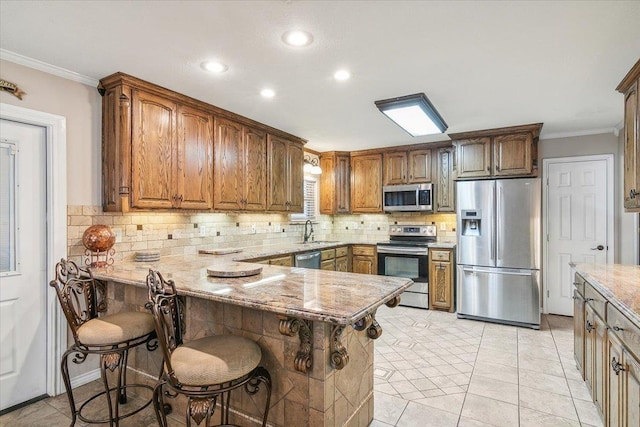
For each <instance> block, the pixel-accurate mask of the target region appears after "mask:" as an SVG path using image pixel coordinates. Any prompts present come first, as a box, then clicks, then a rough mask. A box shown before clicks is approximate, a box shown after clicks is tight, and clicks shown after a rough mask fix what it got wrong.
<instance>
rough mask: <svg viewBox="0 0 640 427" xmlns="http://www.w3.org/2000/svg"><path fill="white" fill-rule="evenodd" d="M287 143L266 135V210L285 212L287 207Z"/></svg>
mask: <svg viewBox="0 0 640 427" xmlns="http://www.w3.org/2000/svg"><path fill="white" fill-rule="evenodd" d="M288 145H289V144H288V141H285V140H284V139H280V138H278V137H275V136H272V135H267V177H268V178H267V179H268V184H267V210H270V211H286V210H287V208H288V206H289V198H288V194H287V181H288V178H287V169H288V164H289V160H288V159H287V148H288Z"/></svg>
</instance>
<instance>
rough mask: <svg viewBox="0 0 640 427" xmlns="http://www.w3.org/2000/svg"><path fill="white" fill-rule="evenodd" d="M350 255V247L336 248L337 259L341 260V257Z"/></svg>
mask: <svg viewBox="0 0 640 427" xmlns="http://www.w3.org/2000/svg"><path fill="white" fill-rule="evenodd" d="M347 255H349V247H348V246H340V247H339V248H336V258H340V257H341V256H347Z"/></svg>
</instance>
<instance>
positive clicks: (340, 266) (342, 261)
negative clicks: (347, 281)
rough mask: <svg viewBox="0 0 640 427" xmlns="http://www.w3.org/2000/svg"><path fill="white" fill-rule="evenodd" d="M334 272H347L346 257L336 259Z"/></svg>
mask: <svg viewBox="0 0 640 427" xmlns="http://www.w3.org/2000/svg"><path fill="white" fill-rule="evenodd" d="M336 271H342V272H344V273H346V272H348V271H349V258H348V257H346V256H343V257H340V258H336Z"/></svg>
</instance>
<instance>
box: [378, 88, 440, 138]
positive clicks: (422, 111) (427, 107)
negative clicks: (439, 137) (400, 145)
mask: <svg viewBox="0 0 640 427" xmlns="http://www.w3.org/2000/svg"><path fill="white" fill-rule="evenodd" d="M375 104H376V107H378V109H379V110H380V111H381V112H382V113H383V114H384V115H386V116H387V117H389V118H390V119H391V120H393V121H394V122H395V124H397V125H398V126H400V127H401V128H402V129H404V130H405V131H406V132H408V133H409V134H410V135H411V136H422V135H433V134H437V133H444V131H446V130H447V128H448V126H447V124H446V123H445V121H444V119H443V118H442V116H440V114H439V113H438V111H436V109H435V107H434V106H433V105H432V104H431V102H429V99H428V98H427V96H426V95H425V94H424V93H416V94H414V95H407V96H400V97H398V98H391V99H384V100H382V101H375Z"/></svg>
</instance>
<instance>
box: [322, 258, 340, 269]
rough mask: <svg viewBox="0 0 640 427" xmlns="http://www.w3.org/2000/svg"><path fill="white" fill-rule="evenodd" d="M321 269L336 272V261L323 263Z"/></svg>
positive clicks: (331, 260)
mask: <svg viewBox="0 0 640 427" xmlns="http://www.w3.org/2000/svg"><path fill="white" fill-rule="evenodd" d="M320 268H321V269H322V270H330V271H334V270H335V269H336V261H335V260H334V259H333V258H331V259H328V260H325V261H322V263H321V264H320Z"/></svg>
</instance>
